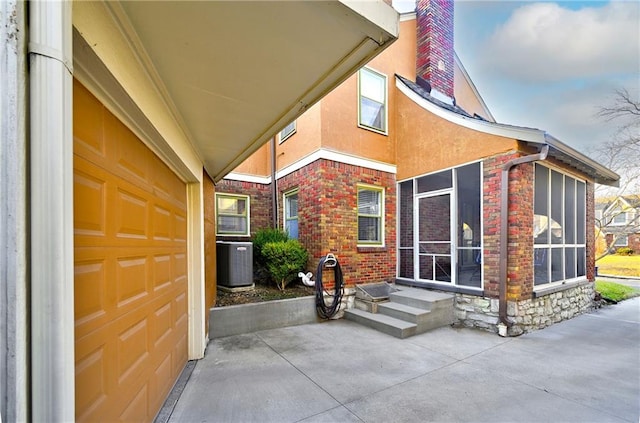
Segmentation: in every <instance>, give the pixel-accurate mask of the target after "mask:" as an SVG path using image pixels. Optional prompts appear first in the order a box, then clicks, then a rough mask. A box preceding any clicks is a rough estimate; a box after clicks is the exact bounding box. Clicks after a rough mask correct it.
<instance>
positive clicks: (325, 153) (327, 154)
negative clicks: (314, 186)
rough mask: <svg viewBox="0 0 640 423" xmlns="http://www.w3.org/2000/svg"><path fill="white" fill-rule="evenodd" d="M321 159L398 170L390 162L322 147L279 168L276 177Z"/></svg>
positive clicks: (369, 167) (394, 172) (388, 170)
mask: <svg viewBox="0 0 640 423" xmlns="http://www.w3.org/2000/svg"><path fill="white" fill-rule="evenodd" d="M319 159H326V160H331V161H334V162H339V163H344V164H348V165H353V166H360V167H364V168H367V169H372V170H379V171H381V172H387V173H392V174H396V172H397V168H396V166H395V165H392V164H389V163H383V162H378V161H375V160H370V159H364V158H362V157H357V156H352V155H350V154H345V153H340V152H337V151H333V150H327V149H324V148H321V149H319V150H316V151H314V152H313V153H311V154H309V155H307V156H305V157H303V158H301V159H300V160H298V161H296V162H294V163H292V164H290V165H289V166H286V167H284V168H282V169H281V170H279V171H278V172H277V173H276V179H280V178H282V177H285V176H287V175H289V174H290V173H293V172H295V171H296V170H299V169H302V168H303V167H305V166H307V165H309V164H311V163H313V162H315V161H316V160H319Z"/></svg>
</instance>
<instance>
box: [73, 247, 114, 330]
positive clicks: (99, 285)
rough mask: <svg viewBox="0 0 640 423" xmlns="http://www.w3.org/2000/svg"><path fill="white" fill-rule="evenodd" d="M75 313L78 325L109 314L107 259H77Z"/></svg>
mask: <svg viewBox="0 0 640 423" xmlns="http://www.w3.org/2000/svg"><path fill="white" fill-rule="evenodd" d="M74 277H75V287H74V313H75V321H76V325H82V324H86V323H88V322H90V321H92V320H93V321H95V320H96V319H100V318H101V317H102V318H105V317H106V315H107V304H106V300H107V295H106V291H107V259H106V258H99V259H95V260H86V261H76V264H75V275H74Z"/></svg>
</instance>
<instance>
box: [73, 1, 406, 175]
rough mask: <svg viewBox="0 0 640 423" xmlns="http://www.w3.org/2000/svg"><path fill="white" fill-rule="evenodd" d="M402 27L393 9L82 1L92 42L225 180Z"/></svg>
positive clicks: (151, 112) (158, 121)
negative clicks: (133, 57)
mask: <svg viewBox="0 0 640 423" xmlns="http://www.w3.org/2000/svg"><path fill="white" fill-rule="evenodd" d="M87 3H90V4H87ZM398 22H399V21H398V14H397V12H395V10H393V8H391V7H390V6H388V5H387V4H385V3H384V2H383V1H381V0H372V1H351V0H348V1H333V2H320V1H294V2H289V1H282V2H277V1H274V2H271V1H266V2H263V1H256V2H243V1H240V2H231V1H205V2H174V1H157V2H156V1H134V2H128V1H123V2H76V3H74V26H75V27H76V28H77V29H78V32H79V33H80V35H81V36H82V37H83V38H84V39H85V40H86V41H87V44H88V45H90V46H91V47H92V48H93V49H94V51H95V52H96V55H97V56H98V57H100V59H101V60H102V61H103V62H104V64H105V66H106V67H107V68H108V69H109V70H110V72H111V73H112V74H113V75H114V77H115V78H116V79H117V80H118V81H119V82H120V83H121V84H122V86H123V87H124V88H125V89H126V90H127V91H128V92H130V93H132V94H134V95H132V98H133V99H134V101H136V103H137V104H138V106H139V107H140V108H141V109H142V111H143V112H145V114H146V116H147V118H148V119H149V120H150V121H151V122H152V123H153V124H154V125H155V126H156V128H158V131H159V132H160V133H162V134H163V135H164V136H165V138H168V140H167V141H168V142H170V143H171V142H172V141H171V138H172V137H182V138H184V139H185V140H187V141H188V143H190V144H191V145H192V146H193V148H194V149H195V151H196V154H198V155H199V156H200V157H201V159H202V160H203V162H204V164H205V168H206V169H207V171H208V172H209V174H210V175H211V176H212V177H213V178H214V180H219V179H221V178H222V177H223V176H224V175H225V174H226V173H228V172H229V171H231V170H232V169H233V168H234V167H236V166H237V165H238V164H240V163H241V162H242V161H243V160H244V159H245V158H246V157H248V156H249V155H250V154H251V153H253V152H254V151H255V150H256V149H257V148H258V147H260V146H261V145H262V144H264V143H265V142H266V141H267V140H269V138H270V137H272V136H273V135H274V134H275V133H276V132H277V131H279V130H280V129H282V128H283V127H284V126H285V125H287V124H288V123H290V122H291V121H292V120H294V119H295V118H296V117H298V116H299V115H300V114H302V113H303V112H304V111H305V110H306V109H307V108H308V107H310V106H311V105H312V104H314V103H315V102H317V101H318V100H319V99H320V98H322V97H323V96H324V95H326V94H327V93H328V92H329V91H331V90H332V89H333V88H335V87H336V86H337V85H339V84H340V83H341V82H342V81H344V80H345V79H346V78H347V77H348V76H350V75H351V74H352V73H354V72H355V71H356V70H357V69H358V68H360V67H361V66H362V65H363V64H365V63H366V62H368V61H369V60H371V59H372V58H373V57H375V56H376V55H377V54H379V53H380V52H381V51H383V50H384V49H385V48H386V47H387V46H389V45H390V44H391V43H392V42H393V41H395V39H396V38H397V37H398V30H399V23H398ZM114 28H115V30H114ZM116 33H118V34H117V35H118V37H119V39H120V40H121V41H120V46H126V47H127V48H128V49H129V51H122V47H119V49H115V48H114V47H113V46H114V45H116V41H115V40H114V36H115V35H116ZM122 40H123V41H122ZM132 55H133V56H135V58H136V61H135V62H136V63H135V65H134V64H133V63H134V62H133V61H132V60H131V59H130V57H131V56H132ZM135 67H137V69H134V68H135ZM142 86H146V87H147V88H148V87H153V91H155V92H154V93H153V94H151V95H149V94H144V95H142V93H141V90H142V88H141V87H142ZM137 90H139V91H140V92H138V93H137V95H135V94H136V91H137ZM148 91H150V90H149V89H146V90H145V93H146V92H148ZM143 99H144V101H145V102H148V104H141V103H142V102H143ZM159 108H161V109H163V110H162V111H159ZM167 116H170V117H171V120H172V121H173V122H171V125H169V124H168V123H167V119H166V117H167ZM169 127H170V128H169ZM163 128H164V129H163Z"/></svg>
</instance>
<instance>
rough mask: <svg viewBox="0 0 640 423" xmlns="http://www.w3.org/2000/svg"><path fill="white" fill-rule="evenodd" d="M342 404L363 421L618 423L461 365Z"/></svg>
mask: <svg viewBox="0 0 640 423" xmlns="http://www.w3.org/2000/svg"><path fill="white" fill-rule="evenodd" d="M345 406H346V407H347V408H348V409H349V410H351V411H352V412H353V413H354V414H356V415H357V416H358V417H359V418H360V419H362V420H363V421H365V422H382V421H393V422H396V423H400V422H423V421H434V422H492V423H494V422H544V421H548V422H587V421H589V422H593V421H599V422H607V421H610V422H622V421H624V420H622V419H618V418H616V417H614V416H611V415H608V414H606V413H602V412H599V411H597V410H594V409H593V408H590V407H587V406H583V405H581V404H576V403H574V402H573V401H569V400H566V399H563V398H560V397H558V396H556V395H553V394H551V393H548V392H545V391H544V390H541V389H538V388H535V387H532V386H529V385H528V384H526V383H520V382H517V381H513V380H511V379H509V378H508V377H504V376H496V375H493V374H491V373H489V372H487V371H485V370H484V369H482V368H479V367H476V366H472V365H469V364H465V363H462V362H459V363H456V364H454V365H451V366H448V367H446V368H443V369H440V370H437V371H435V372H432V373H430V374H428V375H425V376H422V377H419V378H416V379H413V380H411V381H409V382H407V383H403V384H401V385H396V386H394V387H392V388H390V389H387V390H384V391H381V392H378V393H376V394H374V395H371V396H368V397H366V398H363V399H360V400H358V401H354V402H352V403H350V404H345Z"/></svg>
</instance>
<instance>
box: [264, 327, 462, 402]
mask: <svg viewBox="0 0 640 423" xmlns="http://www.w3.org/2000/svg"><path fill="white" fill-rule="evenodd" d="M286 331H287V332H289V334H292V333H293V334H295V335H294V337H295V338H296V340H295V345H293V343H292V339H291V337H290V335H287V336H285V338H284V341H283V340H282V331H264V332H260V333H259V335H260V337H261V338H262V339H263V340H264V341H265V342H266V343H267V344H269V345H270V346H272V347H273V349H274V350H276V351H281V354H282V356H283V357H284V358H286V360H287V361H289V362H290V363H291V364H292V365H294V366H296V368H297V369H299V370H300V371H301V372H303V373H304V374H305V375H307V376H308V377H309V378H311V379H312V380H313V381H314V382H316V383H317V384H318V386H320V387H321V388H322V389H323V390H325V391H326V392H328V393H329V394H330V395H331V396H332V397H334V398H335V399H336V400H338V401H340V402H341V403H345V402H349V401H353V400H355V399H358V398H361V397H363V396H366V395H369V394H371V393H374V392H377V391H379V390H383V389H387V388H389V387H391V386H393V385H396V384H398V383H402V382H405V381H407V380H410V379H413V378H415V377H418V376H421V375H424V374H426V373H429V372H431V371H433V370H435V369H438V368H440V367H443V366H446V365H449V364H451V363H453V362H454V361H455V360H454V359H452V358H450V357H447V356H445V355H443V354H440V353H437V352H433V351H430V350H428V349H425V348H422V347H420V346H418V345H415V344H411V343H409V342H407V341H406V340H401V339H397V338H393V337H391V336H388V335H385V334H382V333H380V332H378V331H375V330H373V329H369V328H365V327H362V326H360V325H358V324H355V323H353V322H349V321H344V320H338V321H332V322H329V323H328V324H324V325H321V326H319V325H315V326H311V325H308V326H298V327H292V328H287V330H286Z"/></svg>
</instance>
